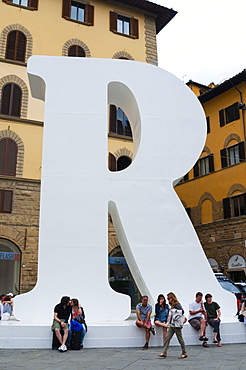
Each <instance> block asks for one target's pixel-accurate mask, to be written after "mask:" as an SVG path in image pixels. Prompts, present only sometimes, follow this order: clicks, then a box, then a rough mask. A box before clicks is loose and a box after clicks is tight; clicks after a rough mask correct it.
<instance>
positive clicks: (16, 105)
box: [10, 84, 22, 117]
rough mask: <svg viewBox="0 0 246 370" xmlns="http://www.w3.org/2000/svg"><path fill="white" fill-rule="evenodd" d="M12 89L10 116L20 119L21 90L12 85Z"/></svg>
mask: <svg viewBox="0 0 246 370" xmlns="http://www.w3.org/2000/svg"><path fill="white" fill-rule="evenodd" d="M12 89H13V90H14V91H13V100H12V112H11V114H10V115H11V116H14V117H20V113H21V97H22V91H21V88H20V87H19V86H18V85H16V84H13V87H12Z"/></svg>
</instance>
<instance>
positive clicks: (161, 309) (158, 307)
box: [154, 294, 169, 345]
mask: <svg viewBox="0 0 246 370" xmlns="http://www.w3.org/2000/svg"><path fill="white" fill-rule="evenodd" d="M168 314H169V306H168V304H167V303H166V299H165V297H164V295H163V294H159V296H158V298H157V303H156V304H155V321H154V323H155V325H156V326H160V327H161V328H163V345H164V343H165V340H166V335H167V318H168Z"/></svg>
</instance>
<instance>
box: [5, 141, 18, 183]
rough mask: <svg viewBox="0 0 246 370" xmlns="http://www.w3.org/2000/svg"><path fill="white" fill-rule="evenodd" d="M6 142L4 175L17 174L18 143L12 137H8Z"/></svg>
mask: <svg viewBox="0 0 246 370" xmlns="http://www.w3.org/2000/svg"><path fill="white" fill-rule="evenodd" d="M6 144H7V145H6V152H5V169H4V175H8V176H15V175H16V162H17V145H16V143H15V142H14V141H13V140H11V139H7V143H6Z"/></svg>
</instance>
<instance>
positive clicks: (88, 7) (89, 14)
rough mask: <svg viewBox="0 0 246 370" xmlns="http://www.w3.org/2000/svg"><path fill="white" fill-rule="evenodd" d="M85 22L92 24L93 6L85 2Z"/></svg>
mask: <svg viewBox="0 0 246 370" xmlns="http://www.w3.org/2000/svg"><path fill="white" fill-rule="evenodd" d="M85 22H86V23H88V24H90V25H91V26H93V25H94V6H93V5H90V4H86V7H85Z"/></svg>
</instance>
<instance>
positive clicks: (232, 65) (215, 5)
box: [152, 0, 246, 85]
mask: <svg viewBox="0 0 246 370" xmlns="http://www.w3.org/2000/svg"><path fill="white" fill-rule="evenodd" d="M152 1H153V2H155V3H157V4H160V5H163V6H165V7H167V8H173V9H174V10H176V11H178V14H177V15H176V16H175V17H174V18H173V19H172V20H171V21H170V22H169V24H168V25H167V26H166V27H165V28H164V29H163V30H162V31H161V32H160V34H159V35H158V36H157V43H158V58H159V67H161V68H163V69H166V70H167V71H169V72H171V73H173V74H174V75H175V76H177V77H178V78H180V79H181V80H183V81H184V82H187V81H188V80H190V79H191V80H193V81H196V82H200V83H202V84H204V85H208V84H209V83H210V82H214V83H216V84H217V83H220V82H222V81H223V80H225V79H227V78H230V77H232V76H234V75H235V74H237V73H239V72H241V71H242V70H243V69H244V68H246V26H245V25H246V0H233V1H232V0H156V1H154V0H152Z"/></svg>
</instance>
